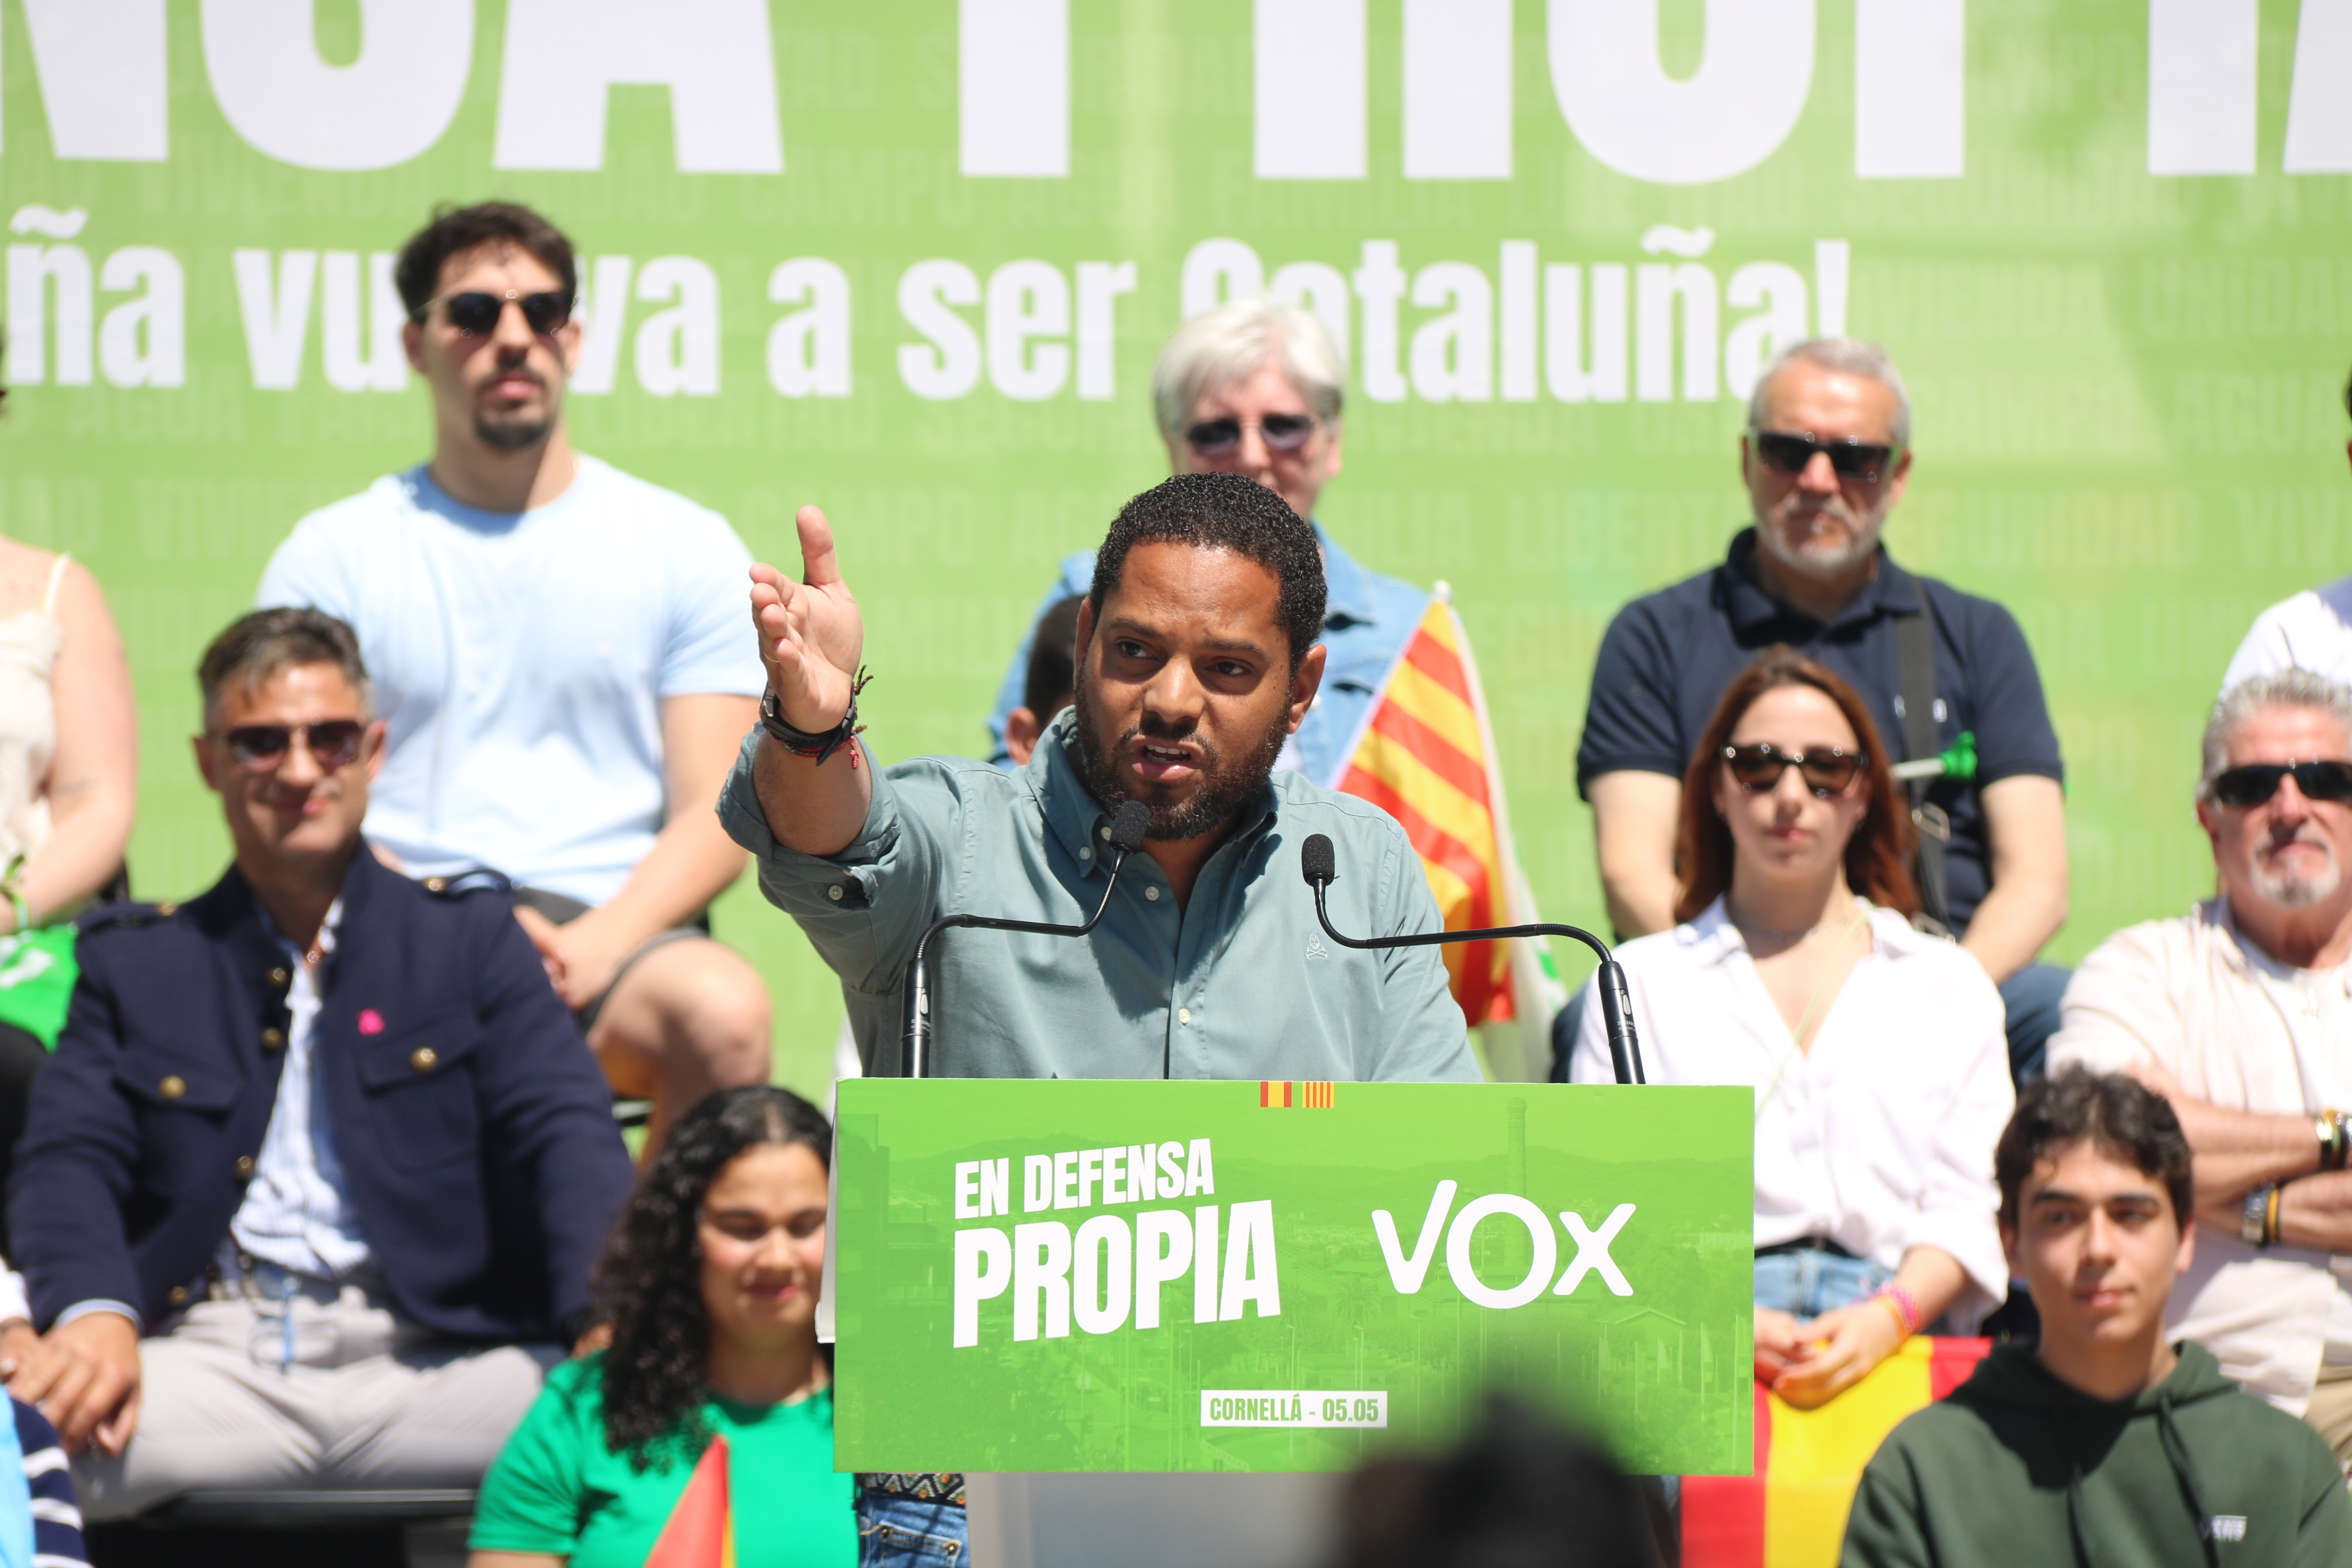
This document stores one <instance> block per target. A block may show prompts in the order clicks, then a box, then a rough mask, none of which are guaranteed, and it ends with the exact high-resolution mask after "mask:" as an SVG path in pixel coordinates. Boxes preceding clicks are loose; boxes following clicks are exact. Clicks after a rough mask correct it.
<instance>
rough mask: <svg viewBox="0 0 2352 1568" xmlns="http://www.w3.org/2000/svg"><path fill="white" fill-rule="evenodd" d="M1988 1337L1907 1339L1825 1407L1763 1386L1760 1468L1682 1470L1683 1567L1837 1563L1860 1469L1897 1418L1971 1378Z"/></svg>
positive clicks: (1812, 1567) (1822, 1566)
mask: <svg viewBox="0 0 2352 1568" xmlns="http://www.w3.org/2000/svg"><path fill="white" fill-rule="evenodd" d="M1991 1348H1992V1342H1991V1341H1990V1340H1964V1339H1927V1338H1920V1339H1914V1340H1910V1341H1907V1342H1906V1343H1905V1344H1904V1346H1903V1348H1902V1349H1901V1350H1899V1351H1897V1352H1895V1353H1894V1354H1893V1355H1891V1356H1889V1357H1887V1358H1886V1359H1885V1361H1883V1362H1881V1363H1879V1364H1878V1365H1877V1366H1876V1367H1875V1368H1874V1369H1873V1370H1872V1372H1871V1373H1870V1375H1869V1376H1867V1377H1865V1378H1864V1379H1863V1380H1862V1381H1861V1382H1860V1383H1857V1384H1854V1385H1853V1387H1852V1388H1849V1389H1847V1390H1846V1391H1845V1392H1844V1393H1843V1394H1839V1395H1838V1396H1837V1397H1836V1398H1835V1399H1832V1400H1831V1401H1830V1402H1829V1403H1828V1404H1827V1405H1822V1407H1821V1408H1820V1409H1818V1410H1799V1409H1797V1408H1796V1407H1795V1406H1794V1405H1786V1404H1783V1403H1782V1402H1781V1401H1780V1398H1779V1396H1778V1395H1776V1394H1772V1393H1770V1392H1769V1391H1768V1390H1767V1389H1766V1388H1765V1387H1764V1385H1763V1384H1757V1386H1756V1473H1755V1474H1754V1475H1752V1476H1685V1477H1684V1478H1683V1568H1836V1565H1837V1561H1838V1551H1839V1548H1840V1547H1841V1546H1842V1545H1843V1542H1844V1541H1845V1519H1846V1514H1847V1513H1848V1511H1849V1510H1851V1509H1852V1508H1853V1492H1854V1489H1855V1488H1856V1487H1858V1486H1860V1485H1861V1484H1862V1470H1863V1467H1864V1465H1867V1464H1868V1463H1869V1462H1870V1457H1871V1456H1872V1455H1873V1454H1874V1453H1876V1452H1877V1451H1878V1445H1879V1444H1880V1443H1882V1442H1884V1441H1885V1437H1886V1435H1887V1434H1888V1433H1889V1432H1892V1431H1893V1430H1895V1423H1897V1422H1898V1421H1901V1420H1902V1419H1903V1418H1904V1417H1905V1416H1906V1415H1910V1414H1911V1413H1912V1412H1913V1411H1915V1410H1917V1409H1919V1408H1921V1407H1922V1406H1924V1405H1928V1404H1931V1403H1933V1402H1934V1401H1936V1400H1938V1399H1941V1398H1943V1397H1944V1396H1945V1395H1946V1394H1949V1393H1951V1392H1952V1390H1954V1389H1956V1388H1958V1387H1959V1385H1960V1384H1963V1383H1966V1382H1967V1381H1968V1380H1969V1373H1973V1372H1974V1371H1976V1369H1977V1363H1979V1362H1980V1361H1982V1360H1984V1358H1985V1355H1986V1353H1987V1352H1989V1351H1990V1350H1991Z"/></svg>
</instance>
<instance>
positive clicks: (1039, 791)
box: [1021, 708, 1280, 877]
mask: <svg viewBox="0 0 2352 1568" xmlns="http://www.w3.org/2000/svg"><path fill="white" fill-rule="evenodd" d="M1077 721H1078V715H1077V710H1076V709H1075V708H1065V709H1064V710H1062V712H1061V716H1060V717H1059V718H1056V719H1055V721H1054V722H1053V723H1051V724H1049V725H1047V726H1046V727H1045V733H1044V734H1043V735H1041V736H1039V737H1038V738H1037V750H1036V751H1035V752H1033V753H1032V754H1031V756H1030V758H1029V762H1028V763H1027V765H1026V766H1024V768H1023V769H1022V770H1021V776H1022V777H1023V778H1024V779H1026V780H1027V781H1028V783H1029V789H1030V793H1031V794H1033V795H1035V796H1036V797H1037V804H1038V805H1039V806H1040V807H1041V808H1042V809H1043V810H1044V812H1045V830H1046V831H1047V832H1048V833H1050V834H1052V835H1053V836H1054V837H1055V838H1056V839H1058V840H1060V842H1061V846H1062V847H1063V848H1064V849H1065V850H1066V851H1067V852H1068V853H1069V856H1070V858H1072V859H1074V860H1076V861H1077V862H1078V864H1079V865H1081V866H1083V867H1085V868H1086V871H1085V875H1086V876H1088V877H1091V876H1093V875H1094V874H1095V872H1096V871H1097V870H1099V869H1101V868H1102V866H1103V859H1104V857H1103V856H1102V855H1101V853H1100V851H1101V849H1102V847H1103V846H1104V845H1105V844H1106V843H1108V838H1109V833H1110V813H1108V811H1105V810H1104V809H1103V808H1102V803H1101V802H1099V801H1097V799H1095V797H1094V794H1093V792H1092V791H1090V790H1088V789H1087V783H1086V780H1085V779H1083V778H1081V777H1079V776H1078V768H1077V764H1076V763H1073V762H1072V761H1070V750H1069V742H1070V737H1071V734H1072V732H1073V731H1075V730H1076V727H1077ZM1279 798H1280V797H1279V795H1277V793H1276V790H1275V788H1274V785H1273V784H1272V782H1271V781H1269V782H1268V783H1267V784H1265V785H1264V786H1262V787H1261V788H1260V789H1259V791H1258V797H1257V800H1256V801H1255V803H1254V804H1253V805H1245V806H1244V807H1243V808H1242V819H1241V822H1240V823H1239V824H1238V825H1237V826H1235V827H1234V831H1233V832H1232V833H1231V834H1229V835H1227V836H1226V838H1225V841H1224V843H1223V844H1220V845H1218V846H1217V848H1218V850H1219V851H1220V852H1223V850H1224V848H1225V847H1226V846H1227V845H1231V844H1236V843H1240V842H1242V841H1244V840H1245V839H1248V838H1251V837H1255V836H1256V835H1258V834H1261V833H1264V832H1265V831H1266V829H1267V828H1268V827H1270V826H1273V823H1274V820H1275V816H1276V802H1277V801H1278V799H1279ZM1081 850H1083V851H1085V853H1084V855H1083V856H1082V855H1081V854H1080V853H1079V852H1080V851H1081Z"/></svg>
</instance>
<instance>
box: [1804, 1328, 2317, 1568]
mask: <svg viewBox="0 0 2352 1568" xmlns="http://www.w3.org/2000/svg"><path fill="white" fill-rule="evenodd" d="M2217 1519H2218V1520H2220V1521H2221V1529H2220V1530H2218V1531H2211V1532H2210V1539H2209V1533H2208V1531H2207V1530H2204V1529H2200V1526H2201V1525H2205V1524H2207V1523H2208V1521H2214V1520H2217ZM2232 1521H2242V1525H2241V1524H2238V1523H2233V1522H2232ZM2241 1529H2242V1534H2241V1533H2240V1531H2241ZM2233 1537H2234V1538H2233ZM2347 1562H2352V1502H2347V1499H2346V1496H2345V1490H2344V1477H2343V1474H2342V1472H2341V1471H2340V1470H2339V1469H2338V1468H2336V1459H2335V1457H2334V1456H2333V1455H2331V1454H2330V1453H2329V1452H2328V1451H2327V1445H2326V1443H2325V1442H2323V1441H2322V1440H2321V1438H2320V1436H2319V1434H2318V1433H2316V1432H2315V1431H2313V1430H2312V1429H2311V1428H2310V1427H2308V1426H2305V1425H2304V1424H2303V1423H2302V1422H2300V1421H2297V1420H2296V1419H2295V1418H2294V1417H2293V1416H2292V1415H2286V1414H2285V1413H2284V1412H2283V1411H2279V1410H2273V1408H2271V1406H2269V1405H2265V1404H2263V1402H2262V1401H2261V1400H2259V1399H2256V1398H2255V1397H2253V1395H2252V1394H2245V1393H2242V1392H2241V1391H2240V1390H2239V1389H2238V1387H2237V1385H2236V1384H2232V1383H2231V1381H2230V1380H2229V1379H2228V1378H2226V1377H2224V1376H2223V1375H2222V1374H2221V1367H2220V1365H2219V1364H2217V1363H2215V1362H2214V1360H2213V1357H2212V1354H2211V1352H2208V1351H2207V1350H2206V1349H2205V1348H2204V1347H2203V1346H2202V1345H2197V1344H2189V1343H2183V1344H2182V1345H2181V1347H2180V1364H2179V1366H2178V1367H2176V1368H2175V1369H2174V1370H2173V1373H2172V1375H2171V1376H2169V1377H2168V1378H2166V1379H2165V1380H2164V1381H2163V1382H2162V1383H2160V1384H2158V1385H2157V1386H2156V1387H2154V1388H2152V1389H2148V1390H2147V1391H2146V1392H2144V1393H2142V1394H2140V1395H2139V1396H2138V1397H2137V1398H2135V1399H2131V1400H2128V1401H2123V1402H2119V1403H2115V1404H2109V1403H2107V1402H2105V1401H2103V1400H2097V1399H2093V1398H2092V1397H2090V1396H2089V1395H2088V1394H2082V1393H2080V1392H2078V1391H2076V1390H2075V1389H2074V1388H2071V1387H2069V1386H2067V1385H2066V1384H2063V1383H2061V1382H2059V1381H2058V1379H2056V1378H2055V1377H2053V1376H2052V1375H2051V1374H2050V1373H2049V1372H2048V1371H2047V1370H2046V1369H2045V1368H2044V1367H2043V1366H2042V1363H2041V1361H2040V1359H2039V1358H2038V1357H2036V1356H2035V1354H2034V1353H2033V1349H2032V1346H2030V1345H2027V1346H2018V1345H2004V1346H2001V1347H2000V1348H1998V1349H1996V1350H1995V1351H1994V1352H1992V1354H1991V1355H1990V1356H1988V1357H1987V1358H1986V1359H1985V1361H1984V1362H1983V1363H1982V1364H1981V1365H1979V1367H1978V1368H1977V1371H1976V1373H1975V1375H1974V1376H1972V1377H1970V1378H1969V1381H1968V1382H1967V1383H1965V1384H1961V1385H1960V1387H1959V1388H1958V1389H1957V1390H1955V1391H1954V1392H1953V1394H1952V1395H1951V1397H1949V1398H1948V1399H1946V1400H1943V1401H1942V1402H1941V1403H1939V1404H1936V1405H1929V1406H1928V1407H1927V1409H1925V1410H1922V1411H1920V1412H1918V1413H1917V1414H1916V1415H1912V1416H1911V1417H1909V1418H1908V1419H1906V1421H1904V1423H1903V1424H1902V1425H1901V1426H1897V1427H1895V1430H1894V1432H1893V1433H1892V1434H1890V1435H1889V1436H1888V1437H1887V1439H1886V1441H1885V1444H1884V1445H1882V1446H1881V1447H1880V1448H1879V1450H1878V1453H1877V1455H1876V1456H1875V1457H1874V1458H1872V1460H1871V1461H1870V1466H1869V1468H1867V1469H1866V1470H1864V1472H1863V1478H1862V1486H1861V1488H1860V1489H1859V1490H1857V1491H1856V1492H1855V1494H1854V1500H1853V1513H1852V1514H1851V1515H1850V1516H1849V1518H1848V1520H1847V1523H1846V1534H1845V1552H1844V1556H1843V1568H1929V1565H1930V1564H1933V1565H1934V1568H2043V1565H2045V1564H2058V1563H2069V1564H2074V1565H2075V1568H2216V1565H2227V1568H2271V1565H2277V1568H2290V1565H2291V1568H2322V1565H2323V1564H2325V1565H2326V1568H2341V1565H2342V1564H2344V1563H2347Z"/></svg>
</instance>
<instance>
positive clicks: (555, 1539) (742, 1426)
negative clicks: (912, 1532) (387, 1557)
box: [469, 1352, 857, 1568]
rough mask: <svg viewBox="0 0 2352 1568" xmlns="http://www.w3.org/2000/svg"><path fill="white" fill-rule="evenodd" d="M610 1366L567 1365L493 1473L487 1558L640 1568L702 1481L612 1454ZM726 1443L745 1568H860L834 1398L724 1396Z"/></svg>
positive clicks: (689, 1465) (487, 1490) (486, 1493)
mask: <svg viewBox="0 0 2352 1568" xmlns="http://www.w3.org/2000/svg"><path fill="white" fill-rule="evenodd" d="M603 1407H604V1356H603V1354H602V1353H601V1352H599V1353H598V1354H596V1355H592V1356H589V1357H587V1358H585V1359H584V1360H581V1361H574V1362H566V1363H564V1364H563V1365H562V1366H559V1367H557V1368H556V1369H555V1370H554V1371H553V1372H551V1373H548V1374H547V1386H546V1388H545V1389H543V1390H542V1391H541V1394H540V1396H539V1401H538V1403H537V1404H535V1405H532V1406H531V1407H530V1414H529V1415H525V1416H524V1417H523V1419H522V1425H521V1426H518V1427H516V1428H515V1433H514V1436H511V1437H509V1438H508V1439H507V1446H506V1448H505V1450H504V1451H503V1452H501V1453H500V1454H499V1461H498V1463H497V1464H495V1465H493V1466H491V1467H490V1473H489V1475H488V1478H487V1479H485V1480H484V1481H483V1482H482V1490H481V1496H480V1497H479V1498H478V1500H476V1502H475V1505H474V1531H473V1535H472V1538H471V1541H470V1542H469V1544H470V1545H471V1546H472V1547H473V1549H474V1550H475V1551H477V1552H550V1553H552V1554H554V1555H556V1556H559V1557H563V1558H566V1559H568V1560H569V1563H570V1568H638V1564H640V1563H644V1562H645V1560H646V1553H648V1552H651V1551H652V1550H653V1549H654V1543H655V1542H656V1541H658V1540H659V1539H660V1538H661V1532H662V1527H663V1525H665V1524H667V1522H668V1521H669V1515H670V1510H672V1509H673V1508H675V1507H677V1500H678V1498H679V1497H680V1496H681V1495H683V1494H684V1492H685V1490H686V1483H687V1481H688V1478H689V1477H691V1476H692V1474H693V1473H694V1462H693V1459H691V1458H674V1459H672V1461H671V1462H670V1463H669V1464H667V1466H662V1465H656V1466H653V1467H651V1468H647V1469H646V1470H645V1471H644V1472H642V1473H640V1472H639V1471H637V1470H635V1468H632V1467H631V1466H630V1464H629V1462H628V1460H627V1459H625V1458H621V1457H619V1456H617V1455H615V1454H614V1453H613V1452H611V1450H609V1449H607V1448H606V1447H605V1446H604V1420H603V1415H602V1411H603ZM702 1412H703V1416H704V1419H706V1420H707V1421H709V1424H710V1429H711V1431H713V1432H714V1433H717V1434H719V1436H724V1437H725V1438H726V1439H727V1447H728V1450H729V1453H728V1467H727V1492H728V1500H729V1503H730V1507H731V1509H732V1510H733V1513H734V1518H735V1560H736V1562H737V1563H739V1564H740V1568H855V1565H856V1562H857V1514H856V1495H855V1485H854V1481H853V1479H852V1478H851V1477H850V1476H848V1475H846V1474H842V1473H839V1472H836V1471H835V1469H834V1468H833V1393H832V1391H831V1390H830V1389H827V1390H824V1391H823V1392H821V1393H819V1394H814V1396H812V1397H810V1398H808V1399H804V1400H802V1401H800V1402H798V1403H797V1404H793V1405H768V1406H765V1407H764V1408H763V1407H761V1406H757V1405H736V1404H733V1403H731V1402H730V1401H728V1400H724V1399H719V1398H717V1397H713V1398H711V1399H710V1400H709V1401H707V1402H706V1403H705V1404H704V1405H703V1407H702Z"/></svg>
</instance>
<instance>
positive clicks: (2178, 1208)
mask: <svg viewBox="0 0 2352 1568" xmlns="http://www.w3.org/2000/svg"><path fill="white" fill-rule="evenodd" d="M2085 1142H2087V1143H2091V1144H2095V1145H2096V1146H2097V1147H2098V1148H2099V1149H2100V1150H2101V1151H2102V1152H2105V1153H2108V1154H2112V1155H2114V1156H2115V1157H2116V1159H2119V1160H2121V1161H2123V1162H2125V1163H2127V1164H2129V1165H2132V1166H2133V1167H2135V1168H2137V1170H2138V1171H2140V1172H2141V1173H2143V1174H2145V1175H2149V1176H2153V1177H2155V1178H2156V1179H2157V1180H2158V1181H2159V1182H2161V1183H2163V1184H2164V1190H2165V1192H2166V1193H2167V1194H2169V1195H2170V1197H2171V1199H2172V1217H2173V1218H2174V1219H2175V1220H2176V1221H2178V1222H2179V1225H2180V1226H2181V1228H2182V1229H2184V1230H2185V1229H2187V1228H2188V1226H2189V1221H2190V1219H2191V1218H2192V1217H2193V1216H2194V1215H2195V1212H2196V1210H2195V1206H2194V1200H2195V1195H2196V1194H2195V1191H2194V1183H2193V1181H2192V1179H2191V1176H2192V1164H2191V1161H2192V1156H2191V1154H2190V1152H2189V1136H2188V1134H2187V1133H2185V1132H2183V1131H2181V1130H2180V1118H2179V1117H2178V1116H2175V1115H2174V1114H2173V1113H2172V1103H2171V1102H2170V1101H2169V1100H2166V1099H2165V1098H2164V1096H2162V1095H2160V1094H2158V1093H2157V1092H2156V1091H2155V1090H2154V1089H2149V1088H2148V1087H2147V1085H2145V1084H2143V1083H2141V1082H2140V1081H2139V1079H2136V1078H2132V1077H2130V1076H2128V1075H2126V1074H2124V1073H2119V1072H2093V1071H2091V1070H2090V1068H2086V1067H2084V1066H2082V1065H2081V1064H2080V1063H2075V1064H2073V1065H2070V1066H2067V1067H2063V1068H2059V1069H2058V1070H2057V1071H2056V1072H2054V1073H2052V1074H2051V1075H2050V1076H2049V1077H2047V1078H2042V1079H2035V1080H2034V1081H2033V1082H2032V1083H2029V1084H2027V1085H2026V1086H2025V1088H2024V1089H2022V1090H2021V1091H2020V1092H2019V1094H2018V1097H2017V1110H2016V1112H2015V1114H2013V1115H2011V1117H2010V1119H2009V1125H2008V1126H2007V1127H2005V1128H2003V1129H2002V1130H2001V1134H2000V1143H1999V1144H1998V1145H1997V1146H1996V1147H1995V1148H1994V1150H1993V1155H1992V1169H1993V1177H1994V1179H1995V1180H1996V1181H1998V1182H1999V1183H2000V1221H2001V1223H2002V1224H2003V1225H2006V1226H2011V1227H2012V1228H2014V1227H2015V1226H2016V1225H2017V1222H2018V1206H2017V1205H2018V1199H2019V1198H2020V1197H2021V1196H2022V1195H2023V1194H2024V1192H2025V1184H2026V1183H2027V1182H2028V1181H2029V1180H2031V1179H2032V1175H2033V1168H2034V1167H2035V1166H2037V1165H2039V1164H2041V1163H2042V1161H2044V1160H2048V1159H2053V1158H2055V1157H2056V1156H2057V1155H2058V1154H2059V1153H2061V1152H2063V1151H2065V1150H2068V1149H2071V1148H2073V1147H2074V1145H2075V1144H2077V1143H2085Z"/></svg>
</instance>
